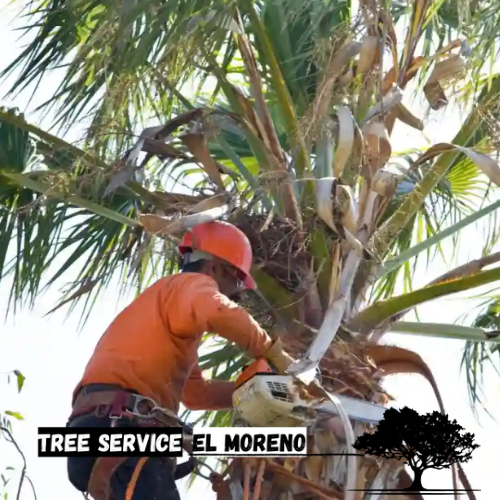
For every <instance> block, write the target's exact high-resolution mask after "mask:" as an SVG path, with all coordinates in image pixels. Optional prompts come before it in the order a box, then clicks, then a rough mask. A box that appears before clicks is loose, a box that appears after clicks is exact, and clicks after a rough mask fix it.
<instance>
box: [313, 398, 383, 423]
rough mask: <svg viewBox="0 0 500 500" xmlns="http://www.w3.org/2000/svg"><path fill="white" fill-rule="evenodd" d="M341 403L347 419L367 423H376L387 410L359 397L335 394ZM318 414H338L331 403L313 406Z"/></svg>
mask: <svg viewBox="0 0 500 500" xmlns="http://www.w3.org/2000/svg"><path fill="white" fill-rule="evenodd" d="M335 396H336V397H337V399H338V400H339V401H340V403H341V404H342V406H343V408H344V410H345V412H346V413H347V415H348V416H349V419H351V420H356V421H358V422H364V423H367V424H372V425H378V423H379V422H380V421H381V420H382V419H383V418H384V413H385V411H386V410H387V408H385V407H384V406H381V405H378V404H375V403H370V402H368V401H363V400H361V399H356V398H351V397H349V396H341V395H339V394H336V395H335ZM315 410H316V411H317V412H318V414H320V415H321V414H324V415H335V416H338V415H339V414H338V411H337V409H336V407H335V405H334V404H333V403H323V404H320V405H318V406H315Z"/></svg>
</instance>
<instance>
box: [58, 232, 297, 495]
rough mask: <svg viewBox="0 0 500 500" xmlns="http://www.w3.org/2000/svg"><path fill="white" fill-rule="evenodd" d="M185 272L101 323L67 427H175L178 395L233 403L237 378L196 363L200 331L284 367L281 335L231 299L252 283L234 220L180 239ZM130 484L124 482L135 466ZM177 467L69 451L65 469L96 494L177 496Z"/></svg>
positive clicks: (192, 405)
mask: <svg viewBox="0 0 500 500" xmlns="http://www.w3.org/2000/svg"><path fill="white" fill-rule="evenodd" d="M179 250H180V253H181V255H182V273H180V274H177V275H173V276H169V277H165V278H162V279H160V280H159V281H157V282H156V283H155V284H153V285H152V286H151V287H149V288H148V289H146V290H145V291H144V292H143V293H142V294H141V295H140V296H139V297H138V298H137V299H136V300H134V301H133V302H132V304H130V305H129V306H128V307H127V308H126V309H125V310H124V311H122V312H121V313H120V314H119V315H118V317H117V318H116V319H115V320H114V321H113V323H112V324H111V325H110V326H109V328H108V329H107V330H106V332H105V333H104V335H103V336H102V338H101V340H100V341H99V343H98V344H97V347H96V349H95V351H94V353H93V355H92V357H91V359H90V361H89V363H88V365H87V367H86V369H85V372H84V375H83V377H82V380H81V381H80V382H79V384H78V386H77V388H76V389H75V392H74V398H73V411H72V414H71V416H70V418H69V422H68V426H70V427H110V426H130V425H132V426H179V425H182V422H180V420H179V418H178V417H177V412H178V410H179V405H180V403H181V402H182V403H183V404H184V405H185V406H186V407H187V408H188V409H191V410H217V409H224V408H230V407H231V406H232V393H233V391H234V389H235V383H234V382H226V381H219V380H210V381H207V380H205V379H204V378H203V376H202V373H201V370H200V368H199V366H198V354H197V351H198V347H199V344H200V342H201V339H202V336H203V334H204V332H216V333H218V334H219V335H221V336H222V337H224V338H226V339H227V340H229V341H230V342H234V343H235V344H237V345H238V346H239V347H241V348H242V349H244V350H245V351H246V352H247V353H248V355H250V356H252V357H260V356H265V357H266V358H267V359H268V360H269V361H270V362H271V363H272V364H273V365H274V367H275V368H276V369H277V370H278V371H280V372H283V371H285V370H286V368H287V367H288V366H289V365H290V364H291V363H292V361H293V360H292V358H291V357H290V356H289V355H288V354H286V353H285V352H284V351H283V349H282V345H281V343H280V342H279V341H275V342H274V343H273V342H272V340H271V338H270V337H269V336H268V334H267V333H266V332H265V331H264V330H263V329H262V328H261V327H260V326H259V325H258V324H257V322H256V321H255V320H254V319H253V318H252V317H251V316H250V315H249V314H248V313H247V312H246V311H245V310H244V309H242V308H241V307H239V306H238V305H237V304H236V303H235V302H233V301H232V300H231V297H234V296H235V294H236V293H237V292H238V291H240V290H242V289H245V288H247V289H254V288H255V287H256V285H255V282H254V280H253V279H252V277H251V276H250V268H251V264H252V250H251V247H250V243H249V241H248V239H247V237H246V236H245V235H244V234H243V233H242V232H241V231H240V230H239V229H237V228H236V227H235V226H232V225H231V224H227V223H224V222H210V223H208V224H202V225H199V226H196V227H195V228H194V229H193V230H192V231H189V232H188V233H187V234H186V235H185V237H184V239H183V241H182V242H181V244H180V246H179ZM138 464H140V466H141V467H142V468H141V469H140V474H139V479H138V481H137V483H136V484H135V486H134V491H133V492H129V496H127V488H128V486H129V483H130V482H131V477H132V475H133V473H134V470H135V469H136V467H137V466H138ZM180 475H181V474H179V471H178V473H177V476H176V473H175V466H174V465H173V463H172V462H171V461H165V460H164V459H162V458H151V459H148V460H147V461H146V462H145V464H144V463H143V462H140V459H139V458H126V457H101V458H98V459H95V458H89V457H71V458H69V459H68V476H69V479H70V481H71V483H72V484H73V485H74V486H75V487H76V488H77V489H78V490H80V491H82V492H86V491H88V492H89V493H90V494H91V495H92V496H93V497H94V499H95V500H106V499H107V498H112V499H113V500H122V499H123V500H125V498H126V497H127V500H128V499H132V500H143V499H144V500H146V499H147V500H151V499H153V498H158V499H159V498H164V499H166V498H168V499H174V500H176V499H178V498H179V494H178V491H177V488H176V486H175V479H176V478H177V477H179V476H180Z"/></svg>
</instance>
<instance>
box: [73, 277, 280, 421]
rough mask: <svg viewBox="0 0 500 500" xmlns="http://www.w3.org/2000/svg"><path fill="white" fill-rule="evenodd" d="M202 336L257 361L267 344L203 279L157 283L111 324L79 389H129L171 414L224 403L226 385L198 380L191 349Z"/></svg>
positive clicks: (242, 314) (227, 399)
mask: <svg viewBox="0 0 500 500" xmlns="http://www.w3.org/2000/svg"><path fill="white" fill-rule="evenodd" d="M205 332H212V333H217V334H219V335H220V336H222V337H224V338H226V339H227V340H229V341H230V342H234V343H235V344H237V345H238V346H240V347H241V348H242V349H244V350H245V351H246V352H247V353H248V354H249V355H250V356H252V357H257V356H262V355H263V354H264V353H265V352H266V351H267V349H268V348H269V347H270V345H271V339H270V337H269V336H268V335H267V333H266V332H265V331H264V330H262V329H261V328H260V326H259V325H258V323H257V322H256V321H255V320H254V319H253V318H252V317H251V316H250V315H249V314H248V313H247V312H246V311H245V310H244V309H242V308H241V307H239V306H238V305H237V304H235V303H234V302H232V301H231V300H229V299H228V298H227V297H226V296H224V295H222V294H221V293H220V292H219V289H218V286H217V283H216V282H215V280H213V279H212V278H210V277H209V276H205V275H203V274H198V273H182V274H176V275H173V276H169V277H166V278H163V279H160V280H159V281H157V282H156V283H155V284H153V285H152V286H151V287H149V288H148V289H146V290H145V291H144V292H143V293H142V294H141V295H140V296H139V297H137V299H135V300H134V301H133V302H132V303H131V304H130V305H129V306H128V307H127V308H126V309H125V310H123V311H122V312H121V313H120V314H119V315H118V316H117V317H116V319H115V320H114V321H113V323H111V325H110V326H109V328H108V329H107V330H106V332H105V333H104V335H103V336H102V337H101V339H100V341H99V342H98V344H97V346H96V348H95V351H94V353H93V355H92V357H91V359H90V361H89V363H88V364H87V367H86V369H85V372H84V375H83V378H82V380H81V381H80V383H79V384H78V386H77V388H76V389H75V395H76V393H77V391H78V390H79V389H80V387H81V386H82V385H86V384H98V383H100V384H114V385H118V386H121V387H123V388H127V389H133V390H134V391H137V392H138V393H139V394H141V395H143V396H147V397H150V398H152V399H154V400H155V401H156V402H157V403H158V404H159V405H161V406H162V407H164V408H169V409H170V410H173V411H174V412H177V411H178V410H179V404H180V402H182V403H183V404H184V406H186V408H188V409H190V410H217V409H221V408H228V407H230V406H231V394H232V392H233V390H234V389H235V384H234V383H233V382H225V381H217V380H205V379H204V378H203V376H202V372H201V370H200V368H199V366H198V347H199V345H200V341H201V338H202V335H203V334H204V333H205Z"/></svg>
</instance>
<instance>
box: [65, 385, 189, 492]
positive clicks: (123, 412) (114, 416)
mask: <svg viewBox="0 0 500 500" xmlns="http://www.w3.org/2000/svg"><path fill="white" fill-rule="evenodd" d="M92 413H93V414H94V415H96V416H97V417H100V418H104V417H108V418H110V419H111V421H112V422H111V426H112V427H114V426H116V425H117V423H118V421H119V420H122V419H130V420H131V421H132V422H133V423H135V424H136V425H138V426H139V427H182V429H183V430H184V431H186V433H187V434H191V433H192V429H191V427H190V426H188V425H187V424H185V423H184V422H182V420H180V419H179V417H178V416H177V415H176V414H175V413H174V412H172V411H170V410H168V409H166V408H161V407H159V406H158V405H157V404H156V403H155V401H153V400H152V399H151V398H148V397H145V396H141V395H139V394H136V393H134V392H132V391H130V390H125V389H122V388H120V387H116V386H111V385H106V384H92V385H88V386H84V387H82V389H81V390H80V392H79V393H78V395H77V397H76V398H75V401H74V403H73V411H72V413H71V415H70V417H69V421H70V422H71V421H72V420H75V419H76V418H78V417H80V416H83V415H89V414H92ZM185 444H186V443H185ZM186 448H187V447H186V446H185V449H186ZM186 451H188V452H189V451H190V450H189V449H186ZM127 458H129V457H109V456H107V457H98V458H97V459H96V461H95V462H94V466H93V468H92V473H91V476H90V480H89V484H88V488H87V490H88V493H90V495H91V496H92V497H93V498H94V500H108V498H109V496H110V481H111V477H112V475H113V473H114V472H115V471H116V469H117V468H118V467H119V466H120V465H121V464H122V463H123V462H124V461H125V460H127ZM165 461H166V463H165V466H167V467H171V468H172V472H173V474H174V478H175V479H179V478H180V477H184V476H186V475H187V474H189V473H190V472H191V471H192V470H193V469H194V461H193V460H190V461H189V462H187V463H183V464H181V467H180V470H178V471H177V470H176V462H175V460H174V459H171V458H169V459H165ZM139 463H141V462H139ZM143 465H144V463H141V466H140V468H142V466H143ZM134 475H135V472H134Z"/></svg>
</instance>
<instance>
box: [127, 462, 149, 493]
mask: <svg viewBox="0 0 500 500" xmlns="http://www.w3.org/2000/svg"><path fill="white" fill-rule="evenodd" d="M147 459H148V457H141V458H139V461H138V462H137V465H136V466H135V467H134V472H133V473H132V478H131V479H130V482H129V483H128V486H127V492H126V494H125V500H132V496H133V495H134V490H135V487H136V485H137V480H138V479H139V475H140V473H141V471H142V469H143V467H144V465H145V464H146V460H147Z"/></svg>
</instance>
